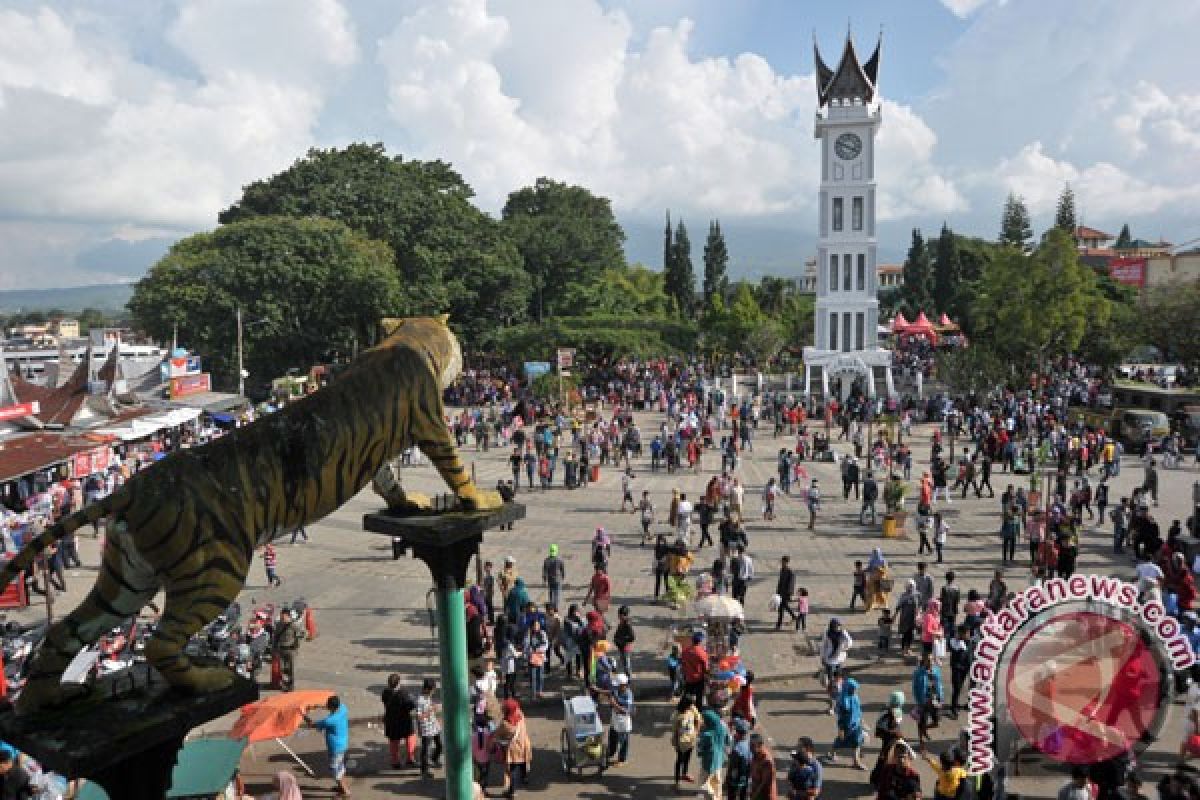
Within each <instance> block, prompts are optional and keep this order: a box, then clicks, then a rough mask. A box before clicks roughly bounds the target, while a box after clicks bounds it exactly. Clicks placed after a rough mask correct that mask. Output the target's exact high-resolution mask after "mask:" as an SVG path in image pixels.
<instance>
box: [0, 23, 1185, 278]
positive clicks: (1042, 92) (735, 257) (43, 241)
mask: <svg viewBox="0 0 1200 800" xmlns="http://www.w3.org/2000/svg"><path fill="white" fill-rule="evenodd" d="M848 29H849V30H850V31H851V32H852V35H853V37H854V39H855V41H856V44H857V47H858V49H859V52H860V54H862V57H863V58H865V57H866V55H867V54H869V53H870V51H871V49H872V48H873V46H874V44H875V42H876V40H877V38H878V37H879V36H880V35H882V37H883V54H882V61H881V67H880V71H879V89H880V95H881V97H882V101H881V102H882V114H883V125H882V127H881V129H880V133H879V140H878V167H879V172H878V181H879V198H880V199H879V215H880V228H879V248H880V258H881V260H883V261H900V260H901V259H902V258H903V255H904V252H905V250H906V249H907V246H908V242H909V235H910V233H909V232H910V230H911V229H912V228H914V227H918V228H921V229H922V230H924V231H925V232H926V233H927V234H930V235H936V233H937V231H938V230H939V229H940V228H941V226H942V224H943V223H946V224H948V225H950V227H951V228H953V229H954V230H955V231H958V232H961V233H965V234H970V235H978V236H984V237H989V238H992V237H995V235H996V233H997V232H998V229H999V219H1000V209H1001V206H1002V204H1003V201H1004V197H1005V195H1006V194H1007V193H1008V192H1010V191H1011V192H1015V193H1017V194H1020V195H1022V196H1023V197H1024V199H1025V200H1026V202H1027V204H1028V206H1029V208H1030V211H1031V212H1032V214H1033V220H1034V227H1035V229H1037V230H1041V229H1043V228H1045V227H1046V226H1047V225H1048V224H1049V223H1050V220H1051V219H1052V216H1053V212H1054V204H1055V202H1056V199H1057V197H1058V195H1059V193H1060V192H1061V191H1062V188H1063V186H1064V185H1065V184H1067V183H1069V184H1070V185H1071V186H1072V188H1073V189H1074V191H1075V193H1076V196H1077V202H1078V206H1079V211H1080V215H1081V219H1082V221H1083V222H1084V223H1086V224H1088V225H1091V226H1093V227H1097V228H1101V229H1103V230H1106V231H1108V232H1110V233H1114V234H1115V233H1116V232H1117V231H1118V230H1119V229H1120V227H1121V225H1122V223H1125V222H1128V223H1129V225H1130V227H1131V229H1132V231H1133V234H1134V235H1135V236H1141V237H1144V238H1150V239H1157V238H1159V237H1162V238H1165V239H1167V240H1169V241H1172V242H1175V243H1183V242H1188V241H1191V240H1194V239H1197V238H1198V237H1200V85H1197V83H1196V82H1195V79H1194V76H1195V75H1196V74H1198V73H1200V55H1198V53H1197V49H1196V47H1195V45H1194V43H1193V40H1194V36H1193V35H1192V34H1193V33H1194V31H1196V30H1198V29H1200V2H1196V0H1155V2H1154V3H1152V4H1149V3H1131V2H1127V0H1056V2H1050V3H1047V2H1044V0H1007V1H1005V0H941V2H938V0H906V2H903V3H898V2H894V0H846V1H845V2H836V3H835V2H816V1H815V0H811V1H809V2H799V0H174V1H173V2H168V1H167V0H121V2H119V3H115V2H111V0H59V1H58V2H54V3H40V2H30V1H29V0H0V288H19V287H20V288H24V287H52V286H69V285H80V284H91V283H103V282H111V281H128V280H135V279H137V278H138V277H140V276H141V275H142V274H143V273H144V272H145V270H146V268H147V267H148V266H149V265H150V264H152V263H153V262H154V260H155V259H157V258H158V257H160V256H161V254H162V253H163V252H165V250H166V248H167V247H168V246H169V245H170V243H171V242H173V241H175V240H177V239H178V238H180V237H182V236H186V235H188V234H190V233H194V232H197V231H201V230H209V229H211V228H212V227H214V226H215V225H216V215H217V213H218V212H219V211H220V210H221V209H223V208H224V207H226V206H227V205H229V204H230V203H232V202H234V201H235V200H236V199H237V198H238V196H239V195H240V191H241V187H242V186H244V185H245V184H247V183H249V182H251V181H254V180H257V179H261V178H265V177H267V176H269V175H271V174H273V173H276V172H278V171H280V170H283V169H286V168H287V167H288V166H289V165H290V164H291V163H293V162H294V161H295V160H296V159H297V158H299V157H301V156H302V155H303V154H304V153H305V152H306V151H307V150H308V148H310V147H331V146H344V145H346V144H348V143H350V142H354V141H368V142H376V141H378V142H383V143H384V144H385V145H386V146H387V148H388V150H389V152H391V153H394V154H402V155H403V156H405V157H406V158H421V159H434V158H440V159H443V160H447V161H450V162H451V163H453V164H454V166H455V167H456V169H458V170H459V171H460V172H461V173H462V175H463V176H464V177H465V178H466V180H467V181H468V182H469V183H470V184H471V185H472V186H473V187H474V189H475V191H476V195H477V197H476V200H477V202H478V204H479V205H480V207H481V208H483V209H484V210H486V211H488V212H490V213H498V212H499V209H500V208H501V206H502V205H503V203H504V199H505V197H506V196H507V194H508V193H509V192H510V191H513V190H514V189H517V188H519V187H521V186H525V185H529V184H531V183H533V182H534V181H535V180H536V179H537V178H538V177H540V176H547V177H550V178H554V179H556V180H561V181H566V182H569V183H577V184H580V185H583V186H587V187H588V188H590V189H592V190H593V191H595V192H597V193H599V194H602V195H604V196H606V197H609V198H610V199H611V200H612V203H613V207H614V209H615V210H616V213H617V215H618V218H619V220H620V221H621V223H622V225H623V226H624V228H625V230H626V232H627V234H628V241H627V247H626V252H627V256H628V258H629V259H630V260H631V261H641V262H644V263H646V264H647V265H649V266H652V267H655V268H657V267H660V266H661V265H660V264H659V263H658V262H659V261H660V259H661V255H660V254H661V231H662V225H663V215H664V213H665V212H666V211H667V210H668V209H669V210H670V211H671V214H672V216H673V217H674V218H675V219H679V218H683V219H684V220H685V221H686V223H687V225H688V227H689V229H690V230H691V232H692V236H691V238H692V241H693V243H694V244H695V247H696V252H695V253H694V260H695V261H696V262H697V263H698V262H699V260H700V252H699V250H700V244H701V242H702V240H703V234H704V232H705V231H706V230H707V224H708V221H709V220H710V219H712V218H719V219H720V220H721V225H722V229H723V230H724V231H725V233H726V237H727V239H728V242H729V249H730V254H731V260H732V270H731V271H733V272H734V273H735V274H736V275H746V276H751V277H755V276H758V275H761V274H767V273H772V274H781V275H785V276H796V275H798V274H799V273H800V271H801V270H802V265H803V262H804V259H805V258H807V257H809V256H810V255H812V254H813V253H814V246H815V245H814V242H815V228H816V199H817V182H818V176H819V173H818V150H817V142H816V141H815V140H814V139H813V113H814V111H815V106H816V92H815V89H814V81H813V72H814V67H813V58H812V44H813V38H814V36H815V37H816V39H817V41H818V42H819V43H820V46H821V48H822V53H823V55H824V57H825V60H826V61H828V62H830V63H833V62H835V61H836V60H837V58H838V56H839V54H840V52H841V48H842V45H843V43H844V40H845V37H846V35H847V31H848Z"/></svg>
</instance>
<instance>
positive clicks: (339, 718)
mask: <svg viewBox="0 0 1200 800" xmlns="http://www.w3.org/2000/svg"><path fill="white" fill-rule="evenodd" d="M325 710H326V711H328V712H329V714H328V715H327V716H326V717H325V718H324V719H320V720H317V721H316V722H313V721H312V720H311V719H309V718H308V715H307V714H305V715H304V721H305V722H307V723H308V724H309V725H311V726H312V727H314V728H316V729H317V730H319V731H323V732H324V733H325V749H326V750H328V751H329V771H330V772H331V773H332V774H333V792H334V794H335V795H336V796H338V797H349V796H350V790H349V789H347V788H346V750H348V749H349V748H350V712H349V711H348V710H347V709H346V707H345V706H344V705H342V701H341V700H340V699H338V696H337V695H333V696H332V697H330V698H329V699H328V700H326V701H325Z"/></svg>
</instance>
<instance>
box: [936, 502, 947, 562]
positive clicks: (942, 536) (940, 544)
mask: <svg viewBox="0 0 1200 800" xmlns="http://www.w3.org/2000/svg"><path fill="white" fill-rule="evenodd" d="M948 533H950V526H949V525H947V524H946V521H945V520H944V519H942V512H940V511H939V512H937V513H936V514H934V515H933V545H934V547H936V548H937V563H939V564H941V563H942V548H944V547H945V546H946V536H947V534H948Z"/></svg>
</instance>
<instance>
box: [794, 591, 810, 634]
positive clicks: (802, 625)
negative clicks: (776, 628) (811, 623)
mask: <svg viewBox="0 0 1200 800" xmlns="http://www.w3.org/2000/svg"><path fill="white" fill-rule="evenodd" d="M796 627H797V628H798V629H799V630H802V631H804V632H805V633H808V589H805V588H804V587H803V586H801V587H800V589H799V590H798V591H797V592H796Z"/></svg>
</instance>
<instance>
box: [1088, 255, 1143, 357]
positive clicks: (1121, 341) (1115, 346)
mask: <svg viewBox="0 0 1200 800" xmlns="http://www.w3.org/2000/svg"><path fill="white" fill-rule="evenodd" d="M1095 283H1096V291H1097V292H1098V293H1099V294H1100V296H1101V297H1103V298H1104V299H1105V300H1106V301H1107V306H1108V311H1109V313H1108V314H1107V315H1104V314H1101V315H1099V316H1098V317H1092V318H1089V319H1088V326H1087V332H1086V333H1085V334H1084V336H1083V341H1081V342H1080V343H1079V356H1080V357H1081V358H1082V359H1083V360H1084V361H1086V362H1087V363H1089V364H1096V365H1098V366H1100V367H1103V368H1104V369H1105V370H1111V369H1113V368H1115V367H1117V366H1118V365H1119V364H1120V363H1121V362H1122V361H1124V360H1125V357H1126V356H1128V355H1129V353H1130V351H1132V350H1133V348H1134V347H1136V346H1137V345H1138V344H1139V343H1140V342H1141V337H1142V335H1143V330H1144V326H1143V324H1142V319H1141V317H1142V315H1141V312H1140V311H1139V309H1138V293H1137V290H1136V289H1134V288H1133V287H1132V286H1126V285H1124V284H1122V283H1117V282H1116V281H1114V280H1112V279H1111V278H1109V277H1108V276H1107V275H1098V276H1097V277H1096V278H1095Z"/></svg>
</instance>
